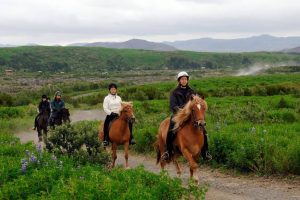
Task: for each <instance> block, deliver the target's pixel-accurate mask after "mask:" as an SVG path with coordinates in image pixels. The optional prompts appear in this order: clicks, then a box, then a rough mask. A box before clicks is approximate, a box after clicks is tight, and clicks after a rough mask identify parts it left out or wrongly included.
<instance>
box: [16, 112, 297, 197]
mask: <svg viewBox="0 0 300 200" xmlns="http://www.w3.org/2000/svg"><path fill="white" fill-rule="evenodd" d="M104 117H105V113H104V112H103V111H101V110H77V111H74V112H73V113H71V120H72V122H76V121H81V120H103V119H104ZM16 136H17V137H19V138H20V139H21V142H23V143H24V142H28V141H35V142H36V143H37V133H36V132H35V131H32V130H28V131H24V132H19V133H17V134H16ZM155 161H156V160H155V158H154V157H150V156H142V155H137V154H134V153H130V155H129V164H130V166H131V167H137V166H139V165H144V167H145V169H146V170H148V171H151V172H154V173H159V171H160V168H159V166H158V165H156V164H155ZM123 163H124V155H123V152H122V151H118V159H117V164H121V165H122V164H123ZM181 167H182V176H181V178H182V179H183V181H184V182H187V180H188V178H189V170H188V166H187V165H185V164H182V166H181ZM166 169H167V170H168V172H169V174H170V175H171V176H176V170H175V167H174V166H173V165H168V166H167V168H166ZM198 175H199V178H200V182H201V184H203V183H208V184H209V189H208V192H207V195H206V199H208V200H219V199H220V200H256V199H258V200H266V199H270V200H300V178H299V177H298V178H297V179H296V180H293V181H291V180H289V181H288V180H278V179H275V178H262V177H254V176H252V175H251V176H238V177H233V176H232V175H228V174H224V173H220V172H218V171H217V170H212V169H211V168H209V167H203V166H201V167H200V170H199V171H198Z"/></svg>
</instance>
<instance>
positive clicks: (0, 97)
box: [0, 92, 13, 106]
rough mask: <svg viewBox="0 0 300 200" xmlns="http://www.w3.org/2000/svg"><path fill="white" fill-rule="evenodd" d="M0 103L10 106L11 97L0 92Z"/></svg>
mask: <svg viewBox="0 0 300 200" xmlns="http://www.w3.org/2000/svg"><path fill="white" fill-rule="evenodd" d="M0 105H2V106H12V105H13V98H12V97H11V96H10V95H8V94H6V93H2V92H0Z"/></svg>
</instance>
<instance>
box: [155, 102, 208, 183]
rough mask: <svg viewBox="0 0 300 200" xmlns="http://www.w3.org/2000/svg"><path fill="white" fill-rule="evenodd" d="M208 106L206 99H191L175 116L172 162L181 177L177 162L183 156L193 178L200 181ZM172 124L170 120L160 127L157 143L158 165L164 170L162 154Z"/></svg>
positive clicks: (164, 163) (163, 122)
mask: <svg viewBox="0 0 300 200" xmlns="http://www.w3.org/2000/svg"><path fill="white" fill-rule="evenodd" d="M206 110H207V104H206V101H205V100H204V97H202V98H200V97H199V96H193V97H191V99H190V101H189V102H188V103H187V104H186V105H185V106H184V108H182V109H180V110H179V111H178V112H177V113H176V114H175V116H174V118H173V120H174V122H175V127H174V131H175V132H176V133H177V136H176V138H175V140H174V142H173V147H174V150H175V152H174V154H173V155H172V157H171V160H172V161H173V163H174V164H175V166H176V169H177V174H178V175H179V176H180V175H181V169H180V166H179V164H178V161H177V157H178V156H180V155H183V156H184V157H185V158H186V159H187V161H188V162H189V165H190V176H191V178H193V179H195V180H196V181H198V176H197V174H196V171H197V168H198V164H197V162H196V161H197V160H198V159H197V158H198V157H199V156H200V154H201V149H202V147H203V145H204V133H203V132H204V126H205V120H204V116H205V111H206ZM169 124H170V118H167V119H165V120H164V121H162V123H161V124H160V126H159V130H158V136H157V141H156V143H155V146H156V151H157V164H158V163H160V166H161V169H164V167H165V165H166V162H165V161H163V160H162V159H161V155H162V153H163V152H164V151H165V149H166V148H165V146H166V140H167V132H168V127H169Z"/></svg>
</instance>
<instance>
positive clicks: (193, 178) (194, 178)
mask: <svg viewBox="0 0 300 200" xmlns="http://www.w3.org/2000/svg"><path fill="white" fill-rule="evenodd" d="M192 180H193V181H194V182H195V183H196V184H197V185H199V177H198V176H193V177H192Z"/></svg>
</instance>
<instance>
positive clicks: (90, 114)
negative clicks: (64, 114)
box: [16, 110, 106, 143]
mask: <svg viewBox="0 0 300 200" xmlns="http://www.w3.org/2000/svg"><path fill="white" fill-rule="evenodd" d="M70 114H71V122H78V121H83V120H104V119H105V116H106V114H105V112H104V111H103V110H75V111H74V112H72V111H71V113H70ZM16 136H17V137H19V138H20V141H21V142H22V143H26V142H29V141H34V142H35V143H38V137H37V132H36V131H34V130H31V129H28V130H24V131H21V132H18V133H17V134H16Z"/></svg>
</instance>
